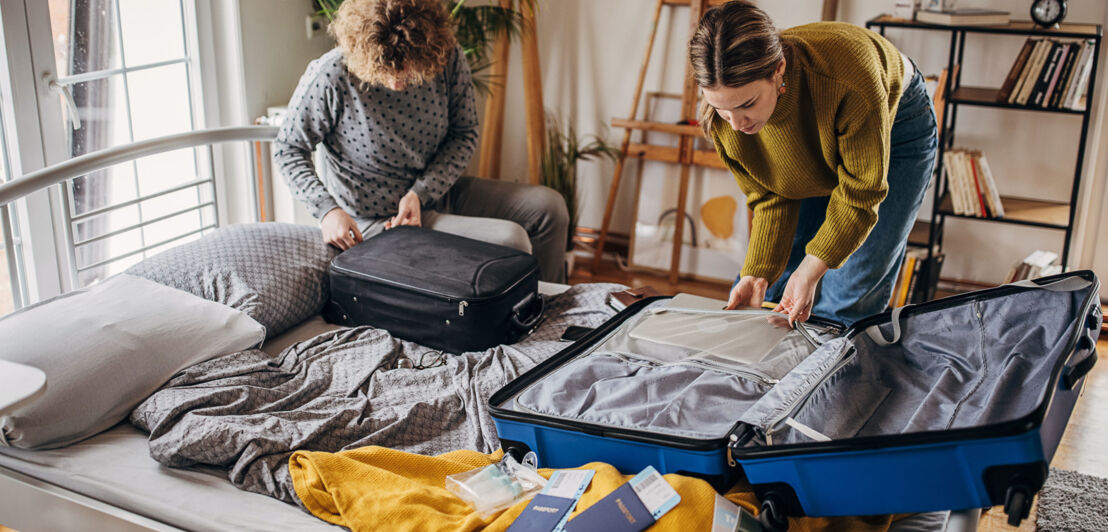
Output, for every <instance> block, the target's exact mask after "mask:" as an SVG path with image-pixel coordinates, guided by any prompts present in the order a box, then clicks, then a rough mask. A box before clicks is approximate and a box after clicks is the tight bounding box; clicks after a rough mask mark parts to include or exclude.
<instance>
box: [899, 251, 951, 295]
mask: <svg viewBox="0 0 1108 532" xmlns="http://www.w3.org/2000/svg"><path fill="white" fill-rule="evenodd" d="M945 258H946V255H944V254H943V253H941V252H939V251H938V250H935V251H934V252H933V253H932V254H931V260H930V261H928V260H927V248H925V247H923V248H921V247H910V248H908V251H905V252H904V262H903V263H901V266H900V272H899V274H898V275H897V279H896V282H895V283H894V284H893V295H892V297H891V298H890V299H889V307H891V308H896V307H903V306H904V305H907V304H909V303H923V302H924V301H926V300H927V292H928V287H929V286H931V285H933V284H935V283H937V282H938V280H939V271H940V270H941V269H942V266H943V259H945Z"/></svg>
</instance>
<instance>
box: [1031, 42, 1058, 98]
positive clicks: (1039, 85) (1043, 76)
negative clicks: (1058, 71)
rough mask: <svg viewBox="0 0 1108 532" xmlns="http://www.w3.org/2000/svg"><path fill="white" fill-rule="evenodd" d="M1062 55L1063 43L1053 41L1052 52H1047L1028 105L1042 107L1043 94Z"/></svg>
mask: <svg viewBox="0 0 1108 532" xmlns="http://www.w3.org/2000/svg"><path fill="white" fill-rule="evenodd" d="M1061 55H1062V43H1060V42H1057V41H1055V42H1053V43H1051V48H1050V52H1049V53H1048V54H1047V56H1046V59H1045V62H1044V63H1043V68H1042V70H1040V71H1039V77H1038V80H1037V81H1035V86H1034V88H1032V89H1031V96H1030V97H1028V99H1027V103H1026V104H1027V105H1028V106H1032V107H1042V103H1043V95H1044V94H1045V93H1046V87H1047V85H1049V84H1050V77H1051V76H1052V75H1053V74H1054V69H1055V68H1056V67H1057V66H1058V58H1059V57H1061Z"/></svg>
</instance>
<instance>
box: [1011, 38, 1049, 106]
mask: <svg viewBox="0 0 1108 532" xmlns="http://www.w3.org/2000/svg"><path fill="white" fill-rule="evenodd" d="M1042 42H1043V39H1035V42H1034V44H1032V46H1031V52H1030V53H1028V54H1027V60H1026V61H1024V63H1023V68H1021V69H1020V72H1019V75H1018V77H1017V78H1016V86H1015V87H1012V92H1011V94H1009V95H1008V103H1016V99H1017V98H1018V97H1019V95H1020V93H1021V92H1023V87H1024V85H1026V84H1027V77H1028V74H1029V73H1030V71H1031V69H1032V68H1033V65H1034V64H1035V61H1036V60H1037V59H1038V57H1039V53H1040V52H1041V48H1040V45H1041V44H1042Z"/></svg>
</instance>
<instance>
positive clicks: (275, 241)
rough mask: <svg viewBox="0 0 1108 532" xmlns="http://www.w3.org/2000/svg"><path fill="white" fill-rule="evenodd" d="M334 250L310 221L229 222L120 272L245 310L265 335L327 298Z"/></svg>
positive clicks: (271, 334)
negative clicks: (261, 326) (328, 269)
mask: <svg viewBox="0 0 1108 532" xmlns="http://www.w3.org/2000/svg"><path fill="white" fill-rule="evenodd" d="M337 254H338V250H337V249H335V248H333V247H331V246H329V245H327V244H325V243H324V242H323V236H322V235H321V233H320V230H319V228H318V227H311V226H306V225H294V224H283V223H270V222H267V223H252V224H240V225H229V226H226V227H223V228H220V229H218V230H216V231H214V232H212V233H211V234H208V235H205V236H204V237H203V238H201V239H199V240H196V241H193V242H189V243H187V244H182V245H180V246H177V247H174V248H172V249H169V250H167V251H164V252H162V253H159V254H157V255H155V256H153V257H150V258H148V259H146V260H144V261H142V262H140V263H138V264H136V265H134V266H132V267H131V268H129V269H127V271H126V273H129V274H131V275H136V276H139V277H143V278H145V279H149V280H151V281H154V282H157V283H161V284H164V285H166V286H172V287H173V288H177V289H180V290H184V291H186V292H188V293H190V294H193V295H196V296H199V297H202V298H204V299H207V300H209V301H215V302H217V303H223V304H224V305H227V306H229V307H232V308H236V309H238V310H241V311H243V312H245V313H246V314H247V315H249V316H250V317H251V318H254V319H255V320H257V321H258V323H261V324H262V325H263V326H265V329H266V337H267V338H273V337H275V336H276V335H278V334H281V333H282V332H284V331H285V330H287V329H289V328H290V327H292V326H293V325H296V324H298V323H300V322H302V321H304V320H306V319H308V318H309V317H311V316H313V315H315V314H319V312H320V311H321V310H322V309H323V304H324V303H326V302H327V299H328V293H327V292H328V290H327V287H328V285H327V279H326V276H327V267H328V265H329V264H330V262H331V259H332V258H334V256H335V255H337Z"/></svg>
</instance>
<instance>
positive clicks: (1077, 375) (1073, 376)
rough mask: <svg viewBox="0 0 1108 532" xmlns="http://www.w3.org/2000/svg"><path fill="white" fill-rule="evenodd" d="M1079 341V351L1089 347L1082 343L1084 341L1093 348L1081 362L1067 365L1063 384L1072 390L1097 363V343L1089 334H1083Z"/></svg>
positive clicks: (1063, 375)
mask: <svg viewBox="0 0 1108 532" xmlns="http://www.w3.org/2000/svg"><path fill="white" fill-rule="evenodd" d="M1077 343H1078V346H1077V349H1078V350H1079V351H1080V350H1083V349H1084V348H1086V347H1087V346H1084V345H1081V344H1083V343H1084V344H1088V345H1091V346H1092V348H1091V349H1089V356H1087V357H1085V358H1083V359H1081V362H1078V363H1077V364H1074V365H1072V366H1066V369H1065V372H1064V373H1063V374H1062V385H1063V386H1065V387H1066V389H1067V390H1072V389H1073V387H1074V386H1076V385H1077V381H1080V380H1081V379H1082V378H1083V377H1084V376H1085V375H1087V374H1088V373H1089V371H1091V370H1092V369H1093V366H1094V365H1096V345H1095V343H1094V342H1093V341H1092V339H1091V338H1090V337H1089V336H1082V337H1081V339H1080V340H1078V341H1077Z"/></svg>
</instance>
